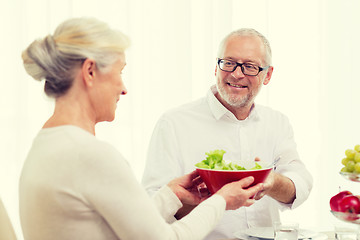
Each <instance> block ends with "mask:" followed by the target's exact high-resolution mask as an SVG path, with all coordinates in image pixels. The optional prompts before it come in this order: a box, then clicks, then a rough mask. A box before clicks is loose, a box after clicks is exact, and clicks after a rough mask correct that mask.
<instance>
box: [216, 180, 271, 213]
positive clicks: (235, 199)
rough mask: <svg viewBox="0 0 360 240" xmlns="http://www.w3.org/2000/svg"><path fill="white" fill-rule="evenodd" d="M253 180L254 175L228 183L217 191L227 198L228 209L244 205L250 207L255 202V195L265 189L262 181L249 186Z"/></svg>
mask: <svg viewBox="0 0 360 240" xmlns="http://www.w3.org/2000/svg"><path fill="white" fill-rule="evenodd" d="M253 182H254V178H253V177H246V178H243V179H241V180H239V181H236V182H232V183H228V184H226V185H225V186H223V187H222V188H221V189H220V190H219V191H217V192H216V194H219V195H221V196H222V197H223V198H224V199H225V201H226V210H235V209H238V208H240V207H242V206H245V207H249V206H251V205H252V204H253V203H254V202H255V199H253V196H255V195H256V194H257V193H258V192H260V191H262V190H263V189H264V185H263V184H262V183H259V184H257V185H255V186H253V187H250V188H247V187H249V186H250V184H251V183H253Z"/></svg>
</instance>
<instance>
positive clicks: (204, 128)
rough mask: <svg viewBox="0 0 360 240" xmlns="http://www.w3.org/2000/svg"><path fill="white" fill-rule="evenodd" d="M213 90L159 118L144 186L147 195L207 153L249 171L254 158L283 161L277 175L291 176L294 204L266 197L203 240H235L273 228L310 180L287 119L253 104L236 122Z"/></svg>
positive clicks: (297, 202) (233, 214)
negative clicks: (254, 230) (242, 233)
mask: <svg viewBox="0 0 360 240" xmlns="http://www.w3.org/2000/svg"><path fill="white" fill-rule="evenodd" d="M216 91H217V90H216V87H215V86H213V87H212V88H211V89H210V90H209V92H208V94H207V96H206V97H205V98H202V99H199V100H197V101H194V102H191V103H188V104H185V105H183V106H180V107H177V108H175V109H172V110H170V111H168V112H166V113H165V114H163V116H161V118H160V119H159V121H158V123H157V125H156V127H155V129H154V132H153V136H152V138H151V141H150V145H149V151H148V159H147V163H146V167H145V171H144V176H143V179H142V183H143V185H144V186H145V188H146V189H147V190H148V192H149V193H150V194H152V193H153V192H155V191H157V190H158V189H159V188H160V187H161V186H163V185H165V184H167V183H168V182H169V181H170V180H172V179H173V178H175V177H178V176H182V175H184V174H186V173H189V172H191V171H193V170H194V169H195V167H194V165H195V164H196V163H198V162H200V161H202V160H204V159H205V158H206V155H205V152H209V151H212V150H216V149H223V150H225V151H226V153H225V154H224V159H225V161H231V162H234V163H238V164H240V165H242V166H245V167H246V166H248V165H249V164H250V165H251V164H253V163H254V159H255V157H259V158H260V159H261V161H266V162H271V161H273V160H274V159H276V158H277V157H278V156H281V160H280V162H279V163H278V166H277V167H276V169H275V171H276V172H277V173H280V174H283V175H285V176H287V177H289V178H290V179H291V180H292V181H293V182H294V184H295V187H296V199H295V201H294V202H293V203H292V204H282V203H280V202H278V201H276V200H274V199H272V198H270V197H268V196H265V197H263V198H262V199H261V200H259V201H257V202H256V203H255V204H253V205H252V206H251V207H247V208H246V207H242V208H240V209H238V210H235V211H227V212H226V213H225V215H224V217H223V219H222V221H221V222H220V223H219V224H218V225H217V227H216V229H215V230H214V232H212V233H211V234H210V235H209V236H208V238H206V239H218V238H220V237H228V238H231V237H234V236H233V233H234V232H236V231H239V230H241V229H244V228H249V227H265V226H271V225H272V222H273V221H274V220H278V219H279V210H284V209H291V208H295V207H297V206H299V205H300V204H302V203H303V202H304V201H305V200H306V199H307V197H308V196H309V194H310V191H311V188H312V176H311V175H310V173H309V172H308V171H307V169H306V167H305V165H304V164H303V163H302V161H301V160H300V158H299V155H298V153H297V150H296V143H295V141H294V135H293V130H292V127H291V125H290V123H289V120H288V118H287V117H286V116H285V115H283V114H282V113H280V112H278V111H275V110H273V109H271V108H269V107H265V106H261V105H254V107H253V108H252V110H251V112H250V115H249V116H248V118H246V119H245V120H237V119H236V117H235V116H234V115H233V114H232V113H231V112H230V111H229V110H228V109H226V108H225V107H224V106H223V105H222V104H221V103H220V102H219V101H218V100H217V98H216V97H215V93H216Z"/></svg>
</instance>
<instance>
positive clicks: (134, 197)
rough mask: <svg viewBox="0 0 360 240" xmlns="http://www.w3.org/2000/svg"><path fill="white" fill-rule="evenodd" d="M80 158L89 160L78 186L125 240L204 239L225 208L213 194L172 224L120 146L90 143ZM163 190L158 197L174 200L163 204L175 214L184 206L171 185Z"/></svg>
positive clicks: (220, 199)
mask: <svg viewBox="0 0 360 240" xmlns="http://www.w3.org/2000/svg"><path fill="white" fill-rule="evenodd" d="M80 159H84V160H85V159H86V161H84V165H83V169H82V171H79V175H78V177H77V180H76V181H77V184H76V185H77V188H78V189H79V191H80V192H81V193H82V195H83V199H85V200H86V202H87V204H88V205H89V207H90V208H91V209H94V211H97V212H98V213H99V215H100V216H101V217H102V218H104V219H105V220H106V222H107V223H108V224H109V226H110V227H111V229H113V231H114V232H115V233H116V235H117V236H118V237H119V238H120V239H122V240H126V239H154V240H155V239H156V240H160V239H203V238H204V237H205V236H206V235H207V234H208V233H209V232H210V231H211V230H212V228H213V227H214V226H215V224H216V223H217V222H218V221H219V220H220V218H221V216H222V214H223V212H224V211H225V200H224V199H223V198H222V197H221V196H213V197H211V198H209V199H208V200H206V201H204V202H203V203H201V204H200V205H199V206H198V207H197V208H196V209H194V210H193V211H192V213H191V214H189V215H188V216H186V217H184V218H183V219H181V220H179V221H175V222H173V223H172V224H168V223H167V222H166V221H165V219H164V218H163V217H162V215H161V214H160V212H159V211H158V210H157V208H156V206H155V205H154V202H153V201H152V200H151V198H150V197H149V196H148V194H147V193H146V191H145V190H144V189H143V188H142V186H141V185H140V184H139V183H138V182H137V180H136V178H135V176H134V175H133V173H132V170H131V168H130V167H129V165H128V163H127V162H126V161H125V159H124V158H123V157H122V156H121V155H120V154H119V152H118V151H117V150H116V149H114V148H112V147H111V146H109V145H107V144H104V145H101V144H100V146H90V147H88V148H86V150H84V151H83V153H82V154H80ZM159 194H162V196H157V198H158V199H162V200H163V201H166V200H170V201H171V202H166V203H165V202H164V203H165V204H163V205H162V207H160V209H161V210H162V211H163V213H164V215H169V214H172V212H174V211H177V210H178V209H177V208H178V207H180V206H181V204H179V202H178V201H179V200H177V199H176V196H175V194H174V193H172V191H170V190H169V189H168V188H166V187H165V188H163V189H162V190H161V191H160V192H159ZM174 196H175V198H174ZM169 205H170V206H171V207H170V210H167V209H166V208H167V206H169Z"/></svg>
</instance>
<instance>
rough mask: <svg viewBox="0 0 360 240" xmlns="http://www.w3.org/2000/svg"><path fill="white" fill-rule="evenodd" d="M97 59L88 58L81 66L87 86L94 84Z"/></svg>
mask: <svg viewBox="0 0 360 240" xmlns="http://www.w3.org/2000/svg"><path fill="white" fill-rule="evenodd" d="M95 69H96V65H95V61H94V60H93V59H90V58H87V59H86V60H85V61H84V63H83V64H82V67H81V73H82V78H83V81H84V84H85V86H87V87H92V86H93V84H94V78H95Z"/></svg>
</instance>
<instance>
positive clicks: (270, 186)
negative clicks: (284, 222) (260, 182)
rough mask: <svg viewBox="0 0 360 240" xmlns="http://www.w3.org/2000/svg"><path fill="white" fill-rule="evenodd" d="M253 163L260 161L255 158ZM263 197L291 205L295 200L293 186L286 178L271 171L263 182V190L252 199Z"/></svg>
mask: <svg viewBox="0 0 360 240" xmlns="http://www.w3.org/2000/svg"><path fill="white" fill-rule="evenodd" d="M255 161H260V159H259V158H255ZM265 195H268V196H270V197H272V198H274V199H275V200H277V201H279V202H283V203H292V202H294V200H295V198H296V189H295V185H294V183H293V182H292V181H291V180H290V179H289V178H288V177H285V176H283V175H281V174H279V173H275V172H274V171H273V170H272V171H271V172H270V173H269V175H268V177H267V178H266V180H265V182H264V190H263V191H261V192H258V193H257V194H256V195H255V197H254V199H255V200H259V199H261V198H262V197H264V196H265Z"/></svg>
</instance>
